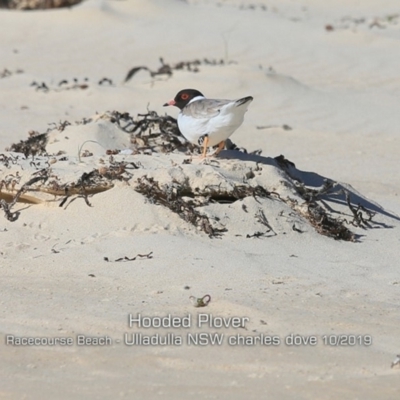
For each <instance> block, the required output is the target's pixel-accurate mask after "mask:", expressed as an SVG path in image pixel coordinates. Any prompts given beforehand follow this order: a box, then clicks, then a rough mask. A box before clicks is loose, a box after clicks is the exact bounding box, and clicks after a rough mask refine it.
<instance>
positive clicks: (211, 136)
mask: <svg viewBox="0 0 400 400" xmlns="http://www.w3.org/2000/svg"><path fill="white" fill-rule="evenodd" d="M252 101H253V97H251V96H247V97H243V98H241V99H238V100H215V99H207V98H205V97H204V95H203V94H202V93H200V92H199V91H198V90H195V89H184V90H181V91H180V92H179V93H178V94H177V95H176V96H175V98H174V99H173V100H170V101H169V102H167V103H165V104H164V107H165V106H176V107H178V108H179V109H180V110H181V111H180V113H179V115H178V127H179V130H180V131H181V133H182V135H183V136H184V137H185V138H186V139H187V140H188V141H189V142H191V143H193V144H196V145H198V146H202V147H203V153H202V158H204V157H206V153H207V148H208V147H213V146H216V145H218V149H217V150H216V151H215V153H214V154H213V155H214V156H216V155H217V154H218V153H219V152H220V151H221V150H222V149H223V148H224V145H225V140H226V139H228V137H229V136H231V135H232V133H233V132H235V131H236V129H237V128H239V126H240V125H242V123H243V119H244V114H245V112H246V111H247V108H248V106H249V104H250V103H251V102H252Z"/></svg>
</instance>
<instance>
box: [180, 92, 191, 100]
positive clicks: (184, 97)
mask: <svg viewBox="0 0 400 400" xmlns="http://www.w3.org/2000/svg"><path fill="white" fill-rule="evenodd" d="M188 98H189V95H188V94H187V93H184V94H183V95H181V99H182V100H187V99H188Z"/></svg>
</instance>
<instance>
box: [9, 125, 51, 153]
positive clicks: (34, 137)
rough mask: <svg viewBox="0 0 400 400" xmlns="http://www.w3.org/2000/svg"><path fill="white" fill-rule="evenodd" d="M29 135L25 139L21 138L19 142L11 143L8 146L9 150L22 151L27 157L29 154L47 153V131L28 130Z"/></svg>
mask: <svg viewBox="0 0 400 400" xmlns="http://www.w3.org/2000/svg"><path fill="white" fill-rule="evenodd" d="M29 135H30V137H29V138H28V139H27V140H21V141H20V142H19V143H14V144H12V145H11V146H10V148H9V151H14V152H16V153H23V154H24V155H25V157H26V158H28V157H29V156H40V155H45V154H47V152H46V145H47V142H48V135H47V133H39V132H36V131H30V132H29Z"/></svg>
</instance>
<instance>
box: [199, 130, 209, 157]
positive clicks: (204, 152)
mask: <svg viewBox="0 0 400 400" xmlns="http://www.w3.org/2000/svg"><path fill="white" fill-rule="evenodd" d="M209 140H210V139H209V138H208V135H204V142H203V154H202V155H201V157H200V158H206V154H207V147H208V142H209Z"/></svg>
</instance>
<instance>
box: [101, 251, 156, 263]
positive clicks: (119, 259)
mask: <svg viewBox="0 0 400 400" xmlns="http://www.w3.org/2000/svg"><path fill="white" fill-rule="evenodd" d="M138 258H140V259H147V260H150V259H152V258H153V252H152V251H151V252H150V253H148V254H137V255H136V256H135V257H127V256H124V257H120V258H117V259H115V260H110V259H109V258H108V257H104V261H107V262H127V261H136V260H137V259H138Z"/></svg>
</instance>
